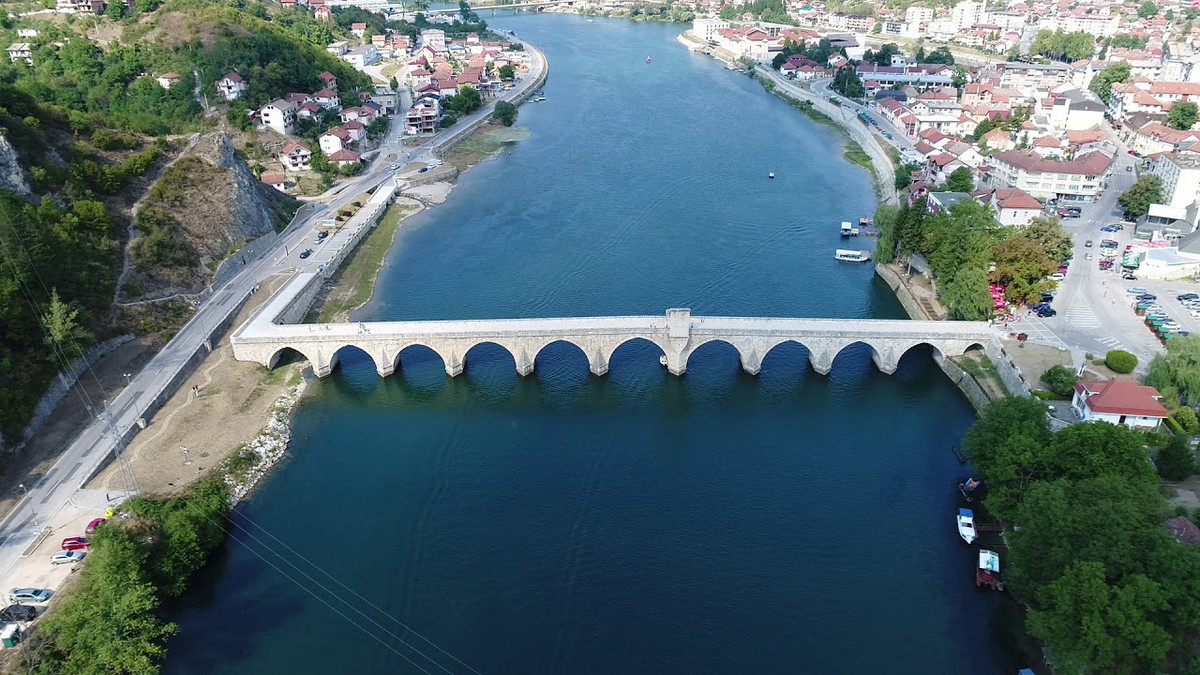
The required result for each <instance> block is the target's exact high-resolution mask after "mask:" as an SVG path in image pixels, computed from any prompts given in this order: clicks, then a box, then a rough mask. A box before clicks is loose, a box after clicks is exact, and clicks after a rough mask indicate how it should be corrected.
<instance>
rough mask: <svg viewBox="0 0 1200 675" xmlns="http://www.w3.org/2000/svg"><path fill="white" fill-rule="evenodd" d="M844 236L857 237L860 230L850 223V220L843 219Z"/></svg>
mask: <svg viewBox="0 0 1200 675" xmlns="http://www.w3.org/2000/svg"><path fill="white" fill-rule="evenodd" d="M842 236H843V237H856V236H858V230H857V229H855V228H854V226H852V225H851V224H850V221H848V220H843V221H842Z"/></svg>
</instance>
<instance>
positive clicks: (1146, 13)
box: [1137, 0, 1158, 19]
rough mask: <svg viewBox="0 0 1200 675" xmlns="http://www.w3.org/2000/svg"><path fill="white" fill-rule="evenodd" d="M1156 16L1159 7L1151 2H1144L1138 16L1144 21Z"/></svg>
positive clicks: (1138, 10)
mask: <svg viewBox="0 0 1200 675" xmlns="http://www.w3.org/2000/svg"><path fill="white" fill-rule="evenodd" d="M1155 14H1158V5H1156V4H1154V3H1153V2H1150V1H1149V0H1147V1H1146V2H1143V3H1142V4H1141V5H1139V6H1138V8H1137V15H1138V16H1139V17H1141V18H1143V19H1149V18H1150V17H1152V16H1154V15H1155Z"/></svg>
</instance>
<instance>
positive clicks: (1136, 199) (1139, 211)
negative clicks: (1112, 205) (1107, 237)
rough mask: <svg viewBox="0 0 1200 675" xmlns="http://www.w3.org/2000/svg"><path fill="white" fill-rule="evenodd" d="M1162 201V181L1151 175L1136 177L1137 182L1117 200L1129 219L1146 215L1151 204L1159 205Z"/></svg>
mask: <svg viewBox="0 0 1200 675" xmlns="http://www.w3.org/2000/svg"><path fill="white" fill-rule="evenodd" d="M1162 201H1163V184H1162V179H1161V178H1159V177H1158V176H1156V175H1154V174H1152V173H1151V174H1145V175H1143V176H1140V177H1138V179H1137V182H1136V183H1134V184H1133V186H1132V187H1130V188H1129V189H1128V190H1126V191H1125V192H1124V193H1123V194H1122V195H1121V196H1120V197H1119V198H1118V199H1117V203H1118V204H1120V205H1121V207H1122V208H1124V209H1125V213H1126V214H1127V215H1128V216H1129V217H1130V218H1140V217H1142V216H1144V215H1146V212H1147V211H1149V210H1150V205H1151V204H1161V203H1162Z"/></svg>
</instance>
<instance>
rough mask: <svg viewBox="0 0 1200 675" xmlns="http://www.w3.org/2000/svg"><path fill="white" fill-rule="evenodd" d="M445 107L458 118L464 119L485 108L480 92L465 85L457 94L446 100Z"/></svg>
mask: <svg viewBox="0 0 1200 675" xmlns="http://www.w3.org/2000/svg"><path fill="white" fill-rule="evenodd" d="M445 107H446V109H448V110H450V111H452V112H454V113H455V115H457V116H458V117H462V116H464V115H469V114H470V113H473V112H475V111H476V110H479V109H480V108H481V107H483V97H482V96H481V95H480V94H479V90H477V89H475V88H474V87H472V86H470V85H466V84H464V85H462V86H461V87H459V88H458V93H457V94H454V95H453V96H450V97H448V98H447V99H446V101H445Z"/></svg>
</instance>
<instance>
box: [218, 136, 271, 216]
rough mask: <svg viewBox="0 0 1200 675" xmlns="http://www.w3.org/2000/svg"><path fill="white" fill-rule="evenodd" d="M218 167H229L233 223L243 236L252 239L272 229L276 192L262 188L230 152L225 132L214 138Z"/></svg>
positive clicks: (230, 145)
mask: <svg viewBox="0 0 1200 675" xmlns="http://www.w3.org/2000/svg"><path fill="white" fill-rule="evenodd" d="M217 143H218V148H219V153H220V159H219V166H221V168H225V169H230V170H231V172H232V176H231V178H232V180H233V202H232V204H231V205H230V208H231V210H232V212H233V224H234V225H235V226H236V227H237V228H238V229H239V230H241V232H242V234H243V235H244V236H245V238H246V239H254V238H257V237H260V236H262V235H264V234H267V233H270V232H274V231H275V218H276V213H277V209H278V207H279V201H280V200H279V193H278V192H277V191H276V190H274V189H272V188H269V187H266V186H265V185H263V184H262V182H261V181H259V180H258V179H257V178H255V177H254V174H253V173H251V172H250V168H249V167H248V166H246V162H244V161H242V158H240V157H238V156H237V155H236V154H234V152H233V143H232V141H231V140H230V138H229V136H228V135H225V134H222V135H221V136H220V137H219V138H218V139H217Z"/></svg>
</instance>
